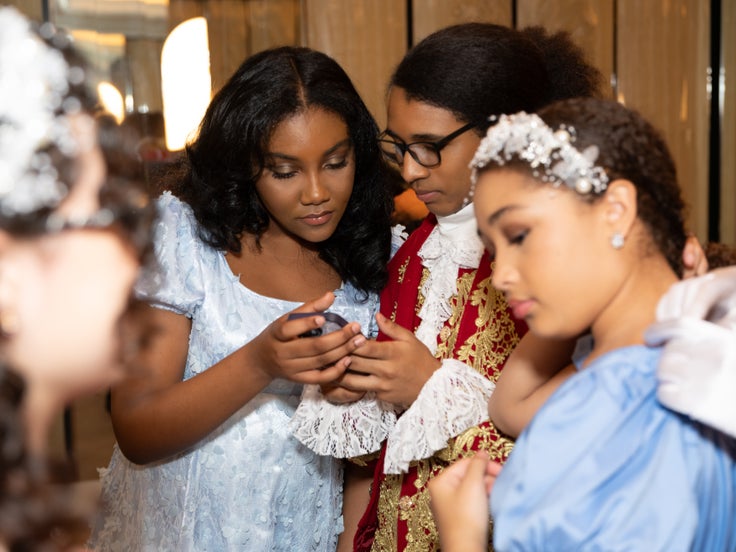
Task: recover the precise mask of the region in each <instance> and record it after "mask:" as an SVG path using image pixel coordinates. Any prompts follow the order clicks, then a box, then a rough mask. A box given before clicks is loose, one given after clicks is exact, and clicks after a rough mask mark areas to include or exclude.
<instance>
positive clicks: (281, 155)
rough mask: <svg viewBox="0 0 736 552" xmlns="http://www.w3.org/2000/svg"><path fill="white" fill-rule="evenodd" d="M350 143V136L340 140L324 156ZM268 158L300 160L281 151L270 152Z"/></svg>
mask: <svg viewBox="0 0 736 552" xmlns="http://www.w3.org/2000/svg"><path fill="white" fill-rule="evenodd" d="M349 145H350V138H345V139H344V140H340V141H339V142H338V143H337V144H335V145H334V146H332V147H331V148H330V149H328V150H327V151H326V152H324V153H323V154H322V158H325V157H329V156H330V155H332V154H333V153H335V152H336V151H337V150H339V149H340V148H342V147H345V146H349ZM266 157H267V158H270V159H273V158H277V159H284V160H285V161H299V159H298V158H296V157H294V156H293V155H287V154H285V153H279V152H276V151H272V152H268V153H267V154H266Z"/></svg>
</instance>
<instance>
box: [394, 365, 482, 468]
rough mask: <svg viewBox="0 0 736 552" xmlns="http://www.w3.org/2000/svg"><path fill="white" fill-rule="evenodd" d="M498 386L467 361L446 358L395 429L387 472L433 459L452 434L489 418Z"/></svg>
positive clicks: (453, 435)
mask: <svg viewBox="0 0 736 552" xmlns="http://www.w3.org/2000/svg"><path fill="white" fill-rule="evenodd" d="M495 388H496V386H495V384H494V383H493V382H491V381H490V380H487V379H486V378H484V377H483V376H482V375H480V374H479V373H478V372H476V371H475V370H473V369H472V368H470V367H469V366H467V365H466V364H464V363H462V362H460V361H458V360H454V359H448V360H443V361H442V366H441V367H440V368H439V369H438V370H437V371H435V373H434V374H432V377H431V378H429V380H427V383H425V384H424V387H422V390H421V391H420V393H419V396H418V397H417V399H416V400H415V401H414V404H412V405H411V407H409V409H408V410H407V411H406V412H404V414H403V415H402V416H401V418H399V420H398V421H397V422H396V425H395V426H394V428H393V429H392V430H391V433H390V434H389V437H388V444H387V449H386V459H385V462H384V473H402V472H405V471H406V470H407V468H408V467H409V463H410V462H412V461H413V460H421V459H422V458H429V457H430V456H432V454H434V453H435V452H437V451H438V450H442V449H443V448H445V447H446V446H447V441H448V440H449V439H450V438H451V437H455V436H457V435H459V434H460V433H462V432H463V431H465V430H467V429H469V428H471V427H473V426H476V425H478V424H480V423H482V422H484V421H486V420H488V399H489V398H490V396H491V393H493V390H494V389H495Z"/></svg>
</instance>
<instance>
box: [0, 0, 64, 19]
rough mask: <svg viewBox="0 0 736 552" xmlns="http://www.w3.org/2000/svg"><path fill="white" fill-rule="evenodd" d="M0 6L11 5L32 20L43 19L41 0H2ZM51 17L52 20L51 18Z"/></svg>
mask: <svg viewBox="0 0 736 552" xmlns="http://www.w3.org/2000/svg"><path fill="white" fill-rule="evenodd" d="M0 6H13V7H14V8H15V9H17V10H18V11H19V12H20V13H22V14H23V15H25V16H26V17H28V18H29V19H33V20H34V21H41V20H42V19H43V4H42V3H41V0H36V1H29V0H2V2H0ZM51 19H52V20H53V18H51Z"/></svg>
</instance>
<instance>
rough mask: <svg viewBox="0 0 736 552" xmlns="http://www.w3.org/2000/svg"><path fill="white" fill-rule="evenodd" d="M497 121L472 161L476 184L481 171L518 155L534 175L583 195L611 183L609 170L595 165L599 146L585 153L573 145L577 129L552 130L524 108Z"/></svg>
mask: <svg viewBox="0 0 736 552" xmlns="http://www.w3.org/2000/svg"><path fill="white" fill-rule="evenodd" d="M491 121H495V124H492V126H491V127H490V128H489V129H488V132H487V133H486V136H485V138H483V140H482V141H481V143H480V145H479V146H478V149H477V150H476V152H475V156H474V157H473V160H472V161H471V162H470V168H471V169H472V174H471V180H472V182H473V186H475V183H476V182H477V179H478V172H479V171H480V170H481V169H483V168H485V167H486V166H487V165H488V164H489V163H491V162H493V163H495V164H497V165H504V164H505V163H506V162H507V161H510V160H511V159H512V158H514V157H516V158H518V159H520V160H522V161H525V162H526V163H527V164H528V165H529V166H530V167H531V168H532V174H533V175H534V177H535V178H539V179H540V180H542V181H543V182H549V183H551V184H553V185H555V186H559V185H560V184H564V185H565V186H567V187H569V188H572V189H573V190H575V191H576V192H578V193H579V194H582V195H587V194H589V193H594V194H600V193H602V192H604V191H605V190H606V187H607V186H608V175H607V174H606V171H605V170H604V169H603V168H601V167H599V166H597V165H596V164H595V161H596V159H598V147H597V146H594V145H592V146H588V147H587V148H585V149H584V150H583V151H582V152H581V151H579V150H578V149H576V148H575V146H573V145H572V144H573V143H574V142H575V129H574V128H573V127H570V126H564V125H563V126H561V127H560V128H559V129H558V130H552V129H551V128H550V127H548V126H547V125H546V124H545V122H544V121H543V120H542V119H541V118H540V117H539V116H537V115H534V114H528V113H525V112H523V111H521V112H519V113H516V114H514V115H501V116H500V117H498V118H496V117H495V116H492V117H491Z"/></svg>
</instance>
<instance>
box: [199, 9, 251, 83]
mask: <svg viewBox="0 0 736 552" xmlns="http://www.w3.org/2000/svg"><path fill="white" fill-rule="evenodd" d="M246 5H247V4H246V3H245V2H243V0H220V1H219V2H210V3H209V8H208V10H207V11H208V13H207V37H208V38H209V43H210V75H211V76H212V93H213V94H214V93H215V92H217V91H218V90H219V89H220V88H222V85H223V84H225V81H227V79H228V78H229V77H230V75H232V74H233V73H234V72H235V70H236V69H237V68H238V66H239V65H240V63H241V62H242V61H243V60H244V59H245V58H246V57H247V56H248V54H249V51H248V34H247V27H248V19H247V9H246Z"/></svg>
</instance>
